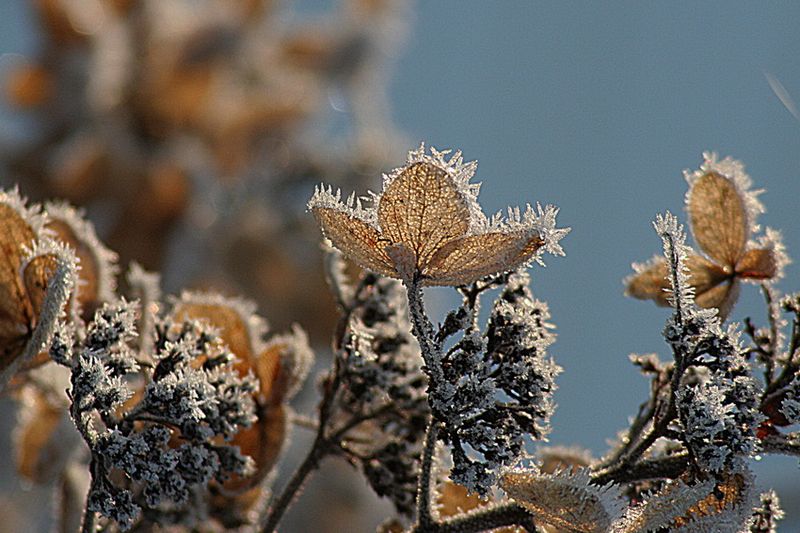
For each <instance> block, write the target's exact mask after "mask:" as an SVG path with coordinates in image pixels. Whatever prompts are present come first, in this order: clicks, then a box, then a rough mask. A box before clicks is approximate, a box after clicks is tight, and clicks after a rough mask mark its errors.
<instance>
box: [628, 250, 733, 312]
mask: <svg viewBox="0 0 800 533" xmlns="http://www.w3.org/2000/svg"><path fill="white" fill-rule="evenodd" d="M685 264H686V268H687V269H688V271H689V283H691V285H692V286H693V287H694V288H695V303H697V305H699V306H700V307H717V305H716V304H718V303H720V302H721V301H722V300H723V299H724V298H723V297H722V296H721V295H718V294H717V292H716V291H715V290H714V289H715V288H717V286H719V285H720V284H721V283H723V282H724V281H725V280H729V279H730V278H731V275H730V274H727V273H726V272H725V270H724V269H722V268H721V267H720V266H718V265H715V264H714V263H712V262H711V261H709V260H707V259H705V258H704V257H702V256H700V255H697V254H689V255H688V257H687V258H686V263H685ZM635 268H636V270H637V272H636V273H635V274H633V275H632V276H630V277H629V278H627V279H626V280H625V294H626V295H628V296H632V297H634V298H638V299H640V300H655V302H656V303H657V304H658V305H661V306H664V307H668V306H670V305H671V304H670V303H669V296H670V292H669V290H671V285H670V282H669V279H668V274H669V268H668V267H667V261H666V259H664V258H663V257H658V258H655V259H654V260H652V261H651V262H649V263H647V264H645V265H641V266H637V267H635ZM709 291H711V294H709V295H708V296H704V295H705V294H706V293H708V292H709Z"/></svg>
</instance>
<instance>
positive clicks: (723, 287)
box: [694, 278, 741, 320]
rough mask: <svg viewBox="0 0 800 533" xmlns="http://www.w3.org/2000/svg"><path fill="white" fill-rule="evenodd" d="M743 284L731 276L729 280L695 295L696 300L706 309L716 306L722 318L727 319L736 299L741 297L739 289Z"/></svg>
mask: <svg viewBox="0 0 800 533" xmlns="http://www.w3.org/2000/svg"><path fill="white" fill-rule="evenodd" d="M740 288H741V284H740V283H739V280H737V279H736V278H730V279H728V281H727V282H725V283H721V284H720V285H716V286H713V287H711V288H709V289H707V290H705V291H703V292H698V293H697V294H696V295H695V298H694V302H695V303H696V304H697V305H698V306H700V307H702V308H705V309H708V308H710V307H716V308H717V309H718V310H719V316H720V318H721V319H723V320H724V319H725V318H726V317H727V316H728V314H730V312H731V310H732V309H733V306H734V304H736V300H738V299H739V289H740Z"/></svg>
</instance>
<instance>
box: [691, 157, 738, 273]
mask: <svg viewBox="0 0 800 533" xmlns="http://www.w3.org/2000/svg"><path fill="white" fill-rule="evenodd" d="M686 207H687V211H688V212H689V218H690V220H691V225H692V234H693V235H694V239H695V241H697V245H698V246H699V247H700V249H701V250H703V251H704V252H705V253H706V254H708V256H709V257H710V258H712V259H714V260H715V261H717V262H718V263H720V264H722V265H729V266H733V265H735V264H736V263H737V261H738V260H739V258H740V257H741V256H742V254H744V250H745V245H746V244H747V237H748V234H749V232H750V228H749V224H748V220H747V211H746V207H745V202H744V199H743V198H742V197H741V196H740V194H739V191H738V190H737V188H736V185H735V184H734V183H733V182H732V181H731V180H729V179H728V178H726V177H724V176H722V175H720V174H718V173H716V172H709V173H707V174H705V175H703V176H702V177H700V178H698V179H697V180H695V181H694V183H693V184H692V185H691V187H690V188H689V192H688V195H687V202H686Z"/></svg>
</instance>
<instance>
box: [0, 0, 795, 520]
mask: <svg viewBox="0 0 800 533" xmlns="http://www.w3.org/2000/svg"><path fill="white" fill-rule="evenodd" d="M500 6H501V4H498V3H488V2H487V3H481V2H463V1H458V0H439V1H436V2H417V3H407V2H403V1H401V0H348V1H339V2H332V1H320V0H313V1H312V0H304V1H300V2H289V1H284V2H280V1H273V2H269V1H258V0H251V1H248V0H235V1H234V0H231V1H229V2H223V1H221V0H220V1H217V2H212V1H208V0H206V1H203V0H176V1H155V0H151V1H137V0H113V1H111V0H108V1H104V2H101V1H99V0H30V1H24V0H6V1H5V2H3V3H0V75H2V79H3V85H2V87H3V90H4V91H5V98H4V102H3V103H2V105H0V120H2V126H1V127H0V165H2V167H3V168H2V176H3V177H2V179H1V180H0V182H2V183H3V184H6V185H7V184H9V183H13V182H19V183H20V188H21V189H22V191H23V192H24V193H25V194H27V195H28V196H31V197H33V198H35V199H42V198H50V197H63V198H67V199H68V200H70V201H72V202H73V203H76V204H79V205H82V206H84V207H85V208H86V210H87V213H88V215H89V217H90V218H91V219H92V220H93V221H94V222H95V224H96V225H97V227H98V232H99V234H100V235H101V238H103V239H104V240H105V242H106V243H107V244H108V245H109V246H110V247H111V248H112V249H115V250H116V251H118V252H119V253H120V256H121V260H122V264H123V265H125V264H126V263H127V262H128V261H129V260H131V259H136V260H137V261H139V262H141V263H142V264H144V265H145V266H146V267H147V268H150V269H156V270H160V271H162V272H163V275H164V284H165V288H166V290H168V291H175V290H178V289H179V288H181V287H184V286H195V287H198V286H199V287H217V288H222V289H224V290H227V291H228V292H236V293H241V294H245V295H247V296H248V297H250V298H253V299H256V300H257V301H258V303H259V307H260V310H261V311H262V313H263V314H264V315H265V316H267V317H268V319H269V320H270V322H271V323H272V324H273V326H274V329H282V328H285V327H286V326H287V325H288V324H290V323H291V322H293V321H299V322H300V323H302V324H303V326H304V327H306V328H307V329H309V330H310V332H311V334H312V337H313V339H314V340H315V342H316V343H317V344H318V345H319V346H327V344H326V342H327V341H326V338H327V335H328V334H329V331H330V325H331V320H332V317H333V310H332V306H331V305H330V303H329V301H328V299H327V296H325V297H321V296H319V295H320V294H323V293H324V291H325V288H324V284H323V281H322V278H321V276H320V275H319V269H318V257H319V254H318V250H317V244H316V243H317V240H318V233H316V229H315V228H314V227H313V226H312V224H311V223H310V220H309V218H310V217H309V216H308V215H307V214H306V213H304V205H305V201H306V200H307V198H308V197H309V196H310V195H311V192H312V190H313V186H314V184H315V183H318V182H320V181H323V180H324V181H325V182H327V183H333V184H335V185H339V186H342V187H343V189H345V190H347V191H349V190H353V189H355V190H357V191H360V192H361V191H364V190H365V188H366V187H372V188H377V187H379V185H380V180H379V176H380V172H381V171H387V170H389V169H391V168H393V167H395V166H398V165H399V164H401V163H402V162H403V161H404V155H405V152H406V150H407V149H408V148H411V147H416V146H417V145H418V143H419V141H421V140H424V141H426V142H427V143H429V144H431V145H433V146H436V147H438V148H448V147H454V148H459V149H461V150H463V152H464V154H465V157H466V158H467V159H477V160H478V161H479V168H478V173H477V178H476V179H477V180H478V181H482V182H483V188H482V193H481V203H482V205H483V206H484V209H485V211H486V212H488V213H493V212H494V211H496V210H497V209H501V208H504V207H505V206H506V205H509V204H512V205H517V204H524V203H525V202H536V201H539V202H542V203H553V204H556V205H558V206H559V207H560V208H561V214H560V225H562V226H571V227H572V228H573V231H572V233H571V234H570V235H569V236H568V237H567V238H566V239H565V240H564V241H563V246H564V248H565V250H566V252H567V256H566V257H564V258H552V257H549V258H547V259H546V262H547V265H548V266H547V268H544V269H543V268H540V267H534V269H533V272H532V276H533V284H534V291H535V293H536V295H537V296H538V297H539V298H541V299H544V300H546V301H548V302H549V304H550V307H551V311H552V314H553V321H554V322H555V323H556V324H557V326H558V333H559V340H558V342H557V343H556V345H555V346H554V347H553V351H552V353H553V354H554V355H555V358H556V360H557V361H558V363H559V364H560V365H561V366H563V367H564V373H563V374H562V375H561V376H560V378H559V380H558V383H559V385H560V389H559V391H558V392H557V396H556V399H557V402H558V404H559V407H558V410H557V411H556V416H555V418H554V420H553V428H554V429H553V432H552V434H551V437H550V440H551V442H552V443H556V444H568V445H571V444H576V445H580V446H584V447H587V448H589V449H590V450H592V451H593V452H594V453H595V454H596V455H599V454H601V453H603V452H604V451H605V449H606V443H607V440H608V439H611V438H613V437H614V436H615V434H616V432H617V431H618V430H619V429H621V428H623V427H625V425H626V421H627V418H628V417H630V416H632V415H633V414H634V413H635V412H636V409H637V408H638V405H639V403H640V402H642V401H643V400H644V399H645V398H646V395H647V390H648V386H647V382H646V381H645V380H644V379H643V378H641V377H640V376H639V375H638V373H637V372H636V370H635V368H634V367H633V366H632V365H631V364H630V363H629V362H628V357H627V356H628V354H630V353H632V352H637V353H644V352H656V353H659V354H660V355H661V357H662V359H666V358H667V357H668V351H667V349H666V345H665V344H664V342H663V340H662V338H661V335H660V333H661V329H662V327H663V324H664V321H665V319H666V318H667V311H666V310H665V309H660V308H656V307H655V306H653V305H652V304H650V303H649V302H639V301H634V300H629V299H626V298H624V297H623V295H622V284H621V280H622V278H623V277H624V276H626V275H627V274H628V273H629V272H630V263H631V262H632V261H642V260H645V259H648V258H649V257H651V256H652V255H653V253H655V252H657V251H659V250H660V241H659V239H658V238H657V236H656V235H655V233H654V232H653V230H652V227H651V224H650V222H651V220H652V219H653V218H654V216H655V214H656V213H659V212H663V211H664V210H667V209H669V210H671V211H672V212H675V213H679V214H680V215H681V216H683V217H684V218H685V213H684V212H683V195H684V194H685V192H686V184H685V181H684V180H683V177H682V174H681V171H682V170H683V169H685V168H692V169H693V168H696V167H697V166H698V165H699V164H700V162H701V152H702V151H704V150H713V151H717V152H718V153H719V154H720V155H721V156H725V155H731V156H733V157H735V158H738V159H741V160H742V161H744V163H745V164H746V165H747V170H748V171H749V173H750V175H751V176H752V177H753V181H754V184H755V187H756V188H763V189H765V192H764V193H763V194H762V195H761V200H762V202H763V203H764V204H765V206H766V208H767V213H766V214H765V215H763V216H762V218H761V219H760V222H761V223H762V225H767V226H771V227H774V228H778V229H781V230H783V235H784V238H785V242H786V245H787V249H788V252H789V255H790V256H792V257H795V258H798V257H800V224H798V223H797V206H798V201H797V199H798V198H799V197H800V179H798V178H799V177H800V120H799V119H798V112H797V109H796V108H795V107H794V105H795V104H794V103H793V101H800V69H799V68H798V59H797V58H798V57H799V53H800V32H798V31H797V27H798V22H799V21H800V4H797V3H796V2H771V3H768V4H767V3H758V4H755V3H747V2H702V3H697V2H670V3H668V4H667V3H664V4H661V5H654V4H647V5H645V4H640V3H634V2H613V3H603V4H595V3H581V2H552V3H535V4H534V3H531V2H527V1H516V2H506V3H503V4H502V9H501V8H500ZM798 268H799V267H798V265H797V264H792V265H790V266H789V267H788V268H787V269H786V277H785V279H784V280H783V281H782V282H781V283H780V285H779V287H780V288H781V289H783V290H784V291H787V292H792V291H797V290H800V277H799V276H798V272H800V270H798ZM431 294H432V296H431V297H429V301H430V302H431V304H430V305H431V308H432V311H433V313H434V314H436V313H439V314H441V313H443V312H444V311H445V310H446V309H447V308H448V306H451V305H452V304H453V302H454V301H455V300H454V299H453V297H452V295H451V294H450V292H448V291H446V290H432V291H431ZM746 316H751V317H753V319H754V320H755V321H756V323H759V324H763V323H764V322H765V312H764V306H763V305H762V301H761V297H760V294H759V291H758V289H757V287H755V286H745V287H744V289H743V291H742V298H741V299H740V302H739V304H738V305H737V307H736V308H735V310H734V312H733V313H732V315H731V317H732V319H734V320H741V319H743V318H744V317H746ZM323 364H324V361H323ZM308 388H309V389H313V387H308ZM313 392H314V391H313V390H309V391H308V394H307V395H306V396H307V397H308V398H309V399H308V402H312V401H313V398H311V397H312V396H313V394H312V393H313ZM8 405H9V404H8V403H7V402H6V403H3V404H2V408H3V409H4V411H8V408H7V406H8ZM307 405H308V407H309V409H310V406H311V405H312V403H308V404H307ZM8 418H9V415H7V414H6V416H5V423H6V425H7V424H8ZM6 433H7V432H6ZM2 438H3V441H2V442H0V445H1V446H2V449H7V447H8V446H9V444H8V437H7V435H4V436H3V437H2ZM302 442H303V441H302V438H301V439H300V440H298V443H299V444H297V446H302ZM295 447H296V446H295ZM295 447H293V448H295ZM4 455H6V454H4ZM4 468H5V470H2V471H0V474H2V476H0V479H10V478H9V477H8V476H7V475H6V473H7V472H8V469H7V467H4ZM328 468H329V469H331V470H330V475H324V474H323V475H320V476H317V477H316V478H315V479H314V480H312V482H311V483H310V485H309V493H308V495H307V496H304V498H306V497H307V498H308V500H303V501H307V502H309V503H308V504H307V507H306V513H304V512H303V510H302V509H295V512H294V513H292V515H291V516H290V519H291V520H293V521H294V522H292V524H294V525H293V526H292V529H287V530H297V531H302V530H305V529H302V528H308V527H311V524H313V523H314V522H313V521H312V522H308V520H313V517H312V518H309V517H308V516H300V515H303V514H307V509H309V508H312V507H309V506H313V504H312V503H310V502H312V501H314V500H313V499H314V498H325V497H326V495H328V496H327V497H330V496H329V495H330V494H332V492H331V487H332V486H334V485H335V486H336V487H337V490H338V495H337V496H336V498H337V500H336V501H340V502H344V503H343V504H342V505H343V506H342V507H340V508H341V509H342V511H341V513H342V515H343V516H342V518H341V522H337V518H336V517H332V518H330V520H329V523H328V522H326V524H328V525H327V526H326V527H328V528H329V529H327V530H330V531H337V530H338V531H342V530H343V529H341V527H345V528H347V527H354V526H352V524H353V522H348V520H350V518H348V516H351V515H352V513H357V512H361V511H363V510H364V509H365V508H367V507H370V506H371V505H372V504H371V503H367V504H360V505H361V506H362V507H356V505H357V504H352V505H351V504H350V503H349V502H351V501H352V500H355V499H356V496H357V495H363V494H364V493H365V490H364V489H363V488H361V487H359V486H352V484H351V485H348V484H347V483H349V481H348V482H338V481H331V480H333V479H339V478H341V477H342V476H343V475H344V474H343V473H345V472H347V470H348V467H347V466H342V465H333V466H329V467H328ZM754 468H756V470H757V471H758V472H759V482H760V483H761V484H762V485H763V487H765V488H766V487H773V488H775V489H776V490H777V491H778V493H779V494H780V495H781V497H782V501H783V503H784V508H785V509H786V510H787V514H788V517H787V520H786V521H785V522H784V524H783V529H785V530H786V531H794V530H797V529H798V528H799V527H800V511H798V509H800V482H798V468H797V460H796V459H786V458H774V457H767V458H764V459H763V460H761V461H759V462H758V463H757V464H755V465H754ZM340 474H341V475H340ZM343 479H349V480H352V479H356V478H343ZM13 483H16V481H13V482H12V481H7V482H5V485H4V486H3V490H4V491H6V493H8V491H11V492H13V491H15V490H16V491H18V490H19V485H13ZM356 483H357V482H356ZM9 485H10V486H9ZM334 493H335V492H334ZM37 497H42V498H44V496H42V495H41V494H40V495H39V496H37ZM43 501H44V500H43ZM303 506H304V504H303V502H301V503H300V504H299V505H298V506H297V507H298V508H302V507H303ZM6 507H8V504H6ZM0 508H3V504H2V503H0ZM370 508H372V507H370ZM381 509H385V511H386V512H388V510H389V508H388V506H385V507H379V508H376V509H375V510H374V513H375V514H374V515H373V516H380V513H381ZM8 512H11V511H8ZM16 512H17V513H24V512H25V511H24V509H20V510H17V511H16ZM5 513H6V510H5V508H3V515H4V516H5ZM304 520H306V521H305V522H304ZM326 520H327V519H326ZM370 520H372V521H371V522H370ZM374 523H375V519H372V518H367V519H365V520H364V521H363V522H361V523H359V527H363V528H364V530H365V531H366V530H368V529H369V528H370V527H372V526H373V525H374ZM345 524H349V525H346V526H345ZM316 525H317V526H319V524H318V523H317V524H316ZM337 527H338V528H340V529H337ZM294 528H297V529H294ZM0 530H2V525H0ZM315 530H319V529H318V528H317V529H315ZM344 530H346V529H344ZM353 530H354V531H360V529H357V528H355V529H353Z"/></svg>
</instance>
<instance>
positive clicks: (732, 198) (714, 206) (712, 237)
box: [624, 152, 788, 316]
mask: <svg viewBox="0 0 800 533" xmlns="http://www.w3.org/2000/svg"><path fill="white" fill-rule="evenodd" d="M703 157H704V162H703V164H702V165H700V169H699V170H696V171H694V172H689V171H688V170H687V171H684V175H685V177H686V180H687V181H688V183H689V191H688V192H687V193H686V210H687V211H688V213H689V219H690V221H691V229H692V234H693V236H694V240H695V242H696V243H697V245H698V246H699V247H700V250H702V251H703V253H704V254H705V255H700V254H697V253H695V252H694V251H693V250H691V248H689V249H688V250H687V258H686V268H687V269H688V274H689V277H690V281H689V282H690V284H691V285H692V286H693V287H694V290H695V293H694V294H695V301H696V303H697V305H699V306H700V307H706V308H708V307H716V308H718V309H719V310H720V315H721V316H727V314H728V312H729V311H730V309H731V308H732V307H733V305H734V304H735V303H736V300H737V298H738V294H739V293H738V291H739V280H740V279H742V280H755V281H760V280H775V279H778V278H780V277H781V276H782V275H783V267H784V266H785V265H786V264H787V263H788V257H787V256H786V253H785V251H784V247H783V244H782V242H781V236H780V233H779V232H777V231H774V230H772V229H770V228H767V229H766V230H765V232H764V234H763V235H762V236H760V237H759V238H758V240H757V241H753V240H752V238H753V235H754V233H755V232H757V231H758V226H757V225H756V217H757V216H758V214H759V213H762V212H763V211H764V208H763V206H762V205H761V202H759V201H758V198H757V195H758V193H759V192H760V191H753V190H751V188H750V187H751V184H752V182H751V180H750V177H749V176H748V175H747V174H746V173H745V172H744V166H743V165H742V164H741V163H740V162H739V161H736V160H734V159H731V158H729V157H727V158H725V159H723V160H721V161H718V160H717V155H716V154H714V153H708V152H706V153H704V154H703ZM633 268H634V271H635V273H634V274H633V275H631V276H629V277H628V278H626V279H625V281H624V283H625V292H626V294H627V295H629V296H633V297H634V298H639V299H651V300H655V302H656V303H657V304H658V305H663V306H666V305H670V303H669V301H668V298H667V292H666V290H667V289H668V288H669V280H668V276H669V265H668V264H667V262H666V261H665V260H664V258H661V257H656V258H654V259H652V260H650V261H649V262H647V263H638V264H637V263H635V264H634V265H633Z"/></svg>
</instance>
